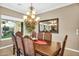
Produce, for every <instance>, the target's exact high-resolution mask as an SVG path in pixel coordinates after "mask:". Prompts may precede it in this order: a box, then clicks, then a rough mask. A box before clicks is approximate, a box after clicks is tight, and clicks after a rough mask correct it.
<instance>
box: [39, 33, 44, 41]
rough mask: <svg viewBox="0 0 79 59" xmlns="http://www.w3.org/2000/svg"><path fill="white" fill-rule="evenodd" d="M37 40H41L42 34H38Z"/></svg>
mask: <svg viewBox="0 0 79 59" xmlns="http://www.w3.org/2000/svg"><path fill="white" fill-rule="evenodd" d="M38 40H43V32H39V33H38Z"/></svg>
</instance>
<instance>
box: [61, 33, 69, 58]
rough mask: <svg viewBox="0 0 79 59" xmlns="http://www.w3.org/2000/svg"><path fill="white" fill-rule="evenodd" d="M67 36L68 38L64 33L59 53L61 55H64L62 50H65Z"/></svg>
mask: <svg viewBox="0 0 79 59" xmlns="http://www.w3.org/2000/svg"><path fill="white" fill-rule="evenodd" d="M67 38H68V35H66V36H65V38H64V41H63V44H62V48H61V51H60V53H59V56H63V55H64V50H65V46H66V42H67Z"/></svg>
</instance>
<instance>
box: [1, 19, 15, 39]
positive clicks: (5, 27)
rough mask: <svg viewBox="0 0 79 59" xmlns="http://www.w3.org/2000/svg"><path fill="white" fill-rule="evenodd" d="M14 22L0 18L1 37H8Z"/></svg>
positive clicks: (12, 30)
mask: <svg viewBox="0 0 79 59" xmlns="http://www.w3.org/2000/svg"><path fill="white" fill-rule="evenodd" d="M14 28H15V22H14V21H10V20H1V38H2V39H5V38H10V37H11V33H12V32H14Z"/></svg>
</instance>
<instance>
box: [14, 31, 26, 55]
mask: <svg viewBox="0 0 79 59" xmlns="http://www.w3.org/2000/svg"><path fill="white" fill-rule="evenodd" d="M15 36H16V42H17V47H18V48H17V56H20V55H27V54H26V53H25V46H24V41H23V39H24V38H23V34H22V33H21V32H19V31H18V32H16V34H15Z"/></svg>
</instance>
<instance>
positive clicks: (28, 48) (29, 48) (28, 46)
mask: <svg viewBox="0 0 79 59" xmlns="http://www.w3.org/2000/svg"><path fill="white" fill-rule="evenodd" d="M24 45H25V52H26V53H27V55H28V56H34V55H35V53H34V44H33V41H32V39H31V38H30V37H29V36H25V37H24Z"/></svg>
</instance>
